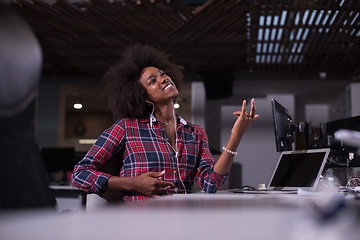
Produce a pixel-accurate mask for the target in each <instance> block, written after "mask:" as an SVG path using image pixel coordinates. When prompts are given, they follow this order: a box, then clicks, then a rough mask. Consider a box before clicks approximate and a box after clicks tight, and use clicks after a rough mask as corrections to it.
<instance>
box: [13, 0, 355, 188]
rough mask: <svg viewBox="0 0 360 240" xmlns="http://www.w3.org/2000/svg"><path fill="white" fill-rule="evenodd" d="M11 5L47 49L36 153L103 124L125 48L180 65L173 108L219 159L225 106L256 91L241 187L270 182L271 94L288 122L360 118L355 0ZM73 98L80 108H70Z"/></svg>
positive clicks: (69, 0)
mask: <svg viewBox="0 0 360 240" xmlns="http://www.w3.org/2000/svg"><path fill="white" fill-rule="evenodd" d="M7 5H8V7H10V8H12V9H13V10H14V11H16V12H17V13H19V14H20V15H21V16H22V17H23V18H24V20H25V21H26V22H27V23H28V24H29V25H30V26H31V28H32V29H33V31H34V33H35V35H36V37H37V38H38V40H39V43H40V45H41V49H42V53H43V73H42V78H41V83H40V86H39V90H38V96H37V98H36V107H35V113H36V114H35V123H34V127H35V128H34V129H35V135H36V140H37V142H38V144H39V148H40V149H42V148H51V147H59V148H60V147H74V148H75V149H76V151H78V152H84V151H87V149H89V147H90V143H91V141H92V140H93V139H96V138H97V137H98V136H99V135H100V134H101V132H102V131H103V130H104V129H105V128H107V127H108V126H110V124H111V123H112V122H113V119H112V116H111V114H110V113H109V112H108V111H107V108H106V96H105V95H104V94H103V92H102V90H101V89H102V86H101V85H100V79H101V77H102V75H103V74H104V72H105V71H106V69H107V68H108V67H109V66H110V65H112V64H114V63H115V62H116V61H117V60H118V58H119V57H120V56H121V52H122V50H123V49H124V48H125V47H126V46H128V45H130V44H133V43H142V44H150V45H153V46H155V47H157V48H159V49H160V50H162V51H164V52H166V53H168V54H169V56H170V58H171V59H172V60H173V61H174V62H175V63H177V64H180V65H183V66H184V74H185V84H184V87H183V89H182V92H181V94H180V95H179V97H178V98H177V102H178V103H179V104H180V108H179V109H178V110H177V111H178V113H179V114H180V115H181V116H183V117H184V118H185V119H186V120H188V121H190V122H193V123H196V124H199V125H201V126H202V127H203V128H204V129H205V130H206V132H207V134H208V136H209V144H210V148H211V150H212V151H213V152H214V154H215V155H216V154H217V153H219V152H221V148H222V146H224V145H225V143H226V140H227V138H228V136H229V134H230V130H231V127H232V125H233V123H234V121H235V118H234V116H233V114H232V112H233V111H235V110H238V109H240V107H241V103H242V100H243V99H246V100H250V99H251V98H252V97H254V98H255V101H256V110H257V113H258V114H259V115H260V118H258V119H257V120H256V122H255V124H254V125H253V127H252V128H251V129H250V130H249V131H248V132H246V134H245V136H244V137H243V139H242V142H241V144H240V146H239V149H238V152H239V154H238V155H237V156H236V158H235V163H239V164H241V167H240V168H234V169H236V170H237V171H238V172H235V173H232V176H233V178H235V177H236V176H237V179H238V183H237V184H238V186H240V185H250V186H257V184H258V183H267V182H268V181H269V179H270V177H271V173H272V171H273V169H274V167H275V164H276V161H277V159H278V156H279V153H278V152H277V151H276V146H275V137H274V126H273V119H272V110H271V104H270V99H272V98H274V99H276V100H277V101H278V102H280V103H281V104H282V105H283V106H285V107H286V108H287V109H288V110H289V112H290V114H291V115H292V116H293V120H294V122H300V121H311V122H312V125H313V127H314V128H317V127H318V126H319V124H320V123H324V122H328V121H333V120H338V119H343V118H348V117H352V116H357V115H360V104H359V102H360V44H359V39H360V16H359V12H360V9H359V8H360V2H359V1H357V0H347V1H346V0H343V1H341V0H339V1H315V0H313V1H311V0H308V1H285V0H283V1H271V0H264V1H260V0H257V1H255V0H254V1H251V0H243V1H213V0H208V1H204V0H202V1H201V0H189V1H185V0H184V1H180V0H176V1H170V0H169V1H156V0H153V1H145V0H142V1H140V0H139V1H121V0H119V1H105V0H97V1H81V2H80V1H75V0H61V1H56V2H55V1H43V0H38V1H19V0H12V1H9V2H7ZM77 102H80V103H82V105H83V108H82V109H74V108H73V104H74V103H77ZM248 108H249V105H248ZM300 138H301V136H299V139H300ZM89 142H90V143H89ZM297 145H298V146H297V147H298V148H301V147H302V146H301V144H299V142H298V143H297ZM238 176H241V177H240V178H239V177H238ZM230 178H231V175H230Z"/></svg>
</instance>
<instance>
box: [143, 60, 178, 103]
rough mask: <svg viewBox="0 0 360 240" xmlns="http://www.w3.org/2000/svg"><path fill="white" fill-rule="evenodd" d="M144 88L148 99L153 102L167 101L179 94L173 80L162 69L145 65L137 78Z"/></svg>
mask: <svg viewBox="0 0 360 240" xmlns="http://www.w3.org/2000/svg"><path fill="white" fill-rule="evenodd" d="M139 81H140V83H141V84H142V85H143V86H144V88H145V89H146V92H147V94H148V96H149V98H150V99H149V100H150V101H151V102H153V103H165V104H166V103H168V102H169V101H171V102H172V101H173V99H174V97H176V96H177V95H178V94H179V91H178V89H177V88H176V86H175V84H174V82H173V81H172V80H171V78H170V77H169V76H168V75H166V73H164V72H163V71H162V70H160V69H158V68H156V67H146V68H144V69H143V70H142V72H141V76H140V79H139Z"/></svg>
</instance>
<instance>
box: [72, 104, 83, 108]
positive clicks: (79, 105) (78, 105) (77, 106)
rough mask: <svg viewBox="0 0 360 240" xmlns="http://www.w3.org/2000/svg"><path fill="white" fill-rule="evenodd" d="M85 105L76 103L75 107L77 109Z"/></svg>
mask: <svg viewBox="0 0 360 240" xmlns="http://www.w3.org/2000/svg"><path fill="white" fill-rule="evenodd" d="M82 107H83V105H82V104H81V103H75V104H74V108H75V109H82Z"/></svg>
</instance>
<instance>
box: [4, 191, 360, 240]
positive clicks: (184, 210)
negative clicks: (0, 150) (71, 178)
mask: <svg viewBox="0 0 360 240" xmlns="http://www.w3.org/2000/svg"><path fill="white" fill-rule="evenodd" d="M330 199H331V200H330ZM326 200H329V202H328V205H327V206H328V207H327V208H325V207H324V206H326ZM330 209H332V211H329V213H328V214H326V212H327V211H326V210H330ZM336 209H337V210H336ZM359 210H360V206H359V200H355V199H353V198H351V197H335V198H330V197H329V196H318V195H312V196H299V195H284V194H281V195H267V194H266V195H263V194H261V195H258V194H232V193H227V192H219V193H217V194H201V193H199V194H188V195H173V196H165V197H159V198H155V199H152V200H149V201H144V202H140V203H136V204H127V205H114V206H111V207H108V208H104V209H101V210H98V211H91V212H73V213H54V212H48V211H43V212H25V213H24V212H20V213H7V214H5V213H2V214H0V233H1V239H2V240H17V239H29V240H31V239H36V240H41V239H44V240H45V239H46V240H48V239H53V240H57V239H59V240H60V239H67V240H69V239H77V240H78V239H86V240H89V239H156V240H158V239H169V240H172V239H181V240H185V239H227V240H230V239H267V240H268V239H270V240H271V239H276V240H281V239H286V240H289V239H290V240H298V239H299V240H300V239H301V240H304V239H317V240H320V239H326V240H329V239H330V240H336V239H339V240H340V239H341V240H344V239H345V240H347V239H349V240H353V239H354V240H355V239H359V237H360V229H359V227H358V226H359V223H360V211H359ZM321 212H323V213H321ZM331 212H332V213H333V214H330V213H331ZM326 215H328V216H326Z"/></svg>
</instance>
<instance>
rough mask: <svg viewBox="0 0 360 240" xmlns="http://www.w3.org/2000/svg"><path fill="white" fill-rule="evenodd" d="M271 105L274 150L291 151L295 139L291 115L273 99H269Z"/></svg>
mask: <svg viewBox="0 0 360 240" xmlns="http://www.w3.org/2000/svg"><path fill="white" fill-rule="evenodd" d="M271 106H272V113H273V120H274V132H275V141H276V151H277V152H283V151H291V150H293V148H292V144H293V142H294V141H295V138H294V131H295V125H294V124H293V120H292V117H291V115H290V114H289V111H288V110H287V109H286V108H285V107H283V106H282V105H281V104H280V103H279V102H277V101H276V100H275V99H271Z"/></svg>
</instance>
